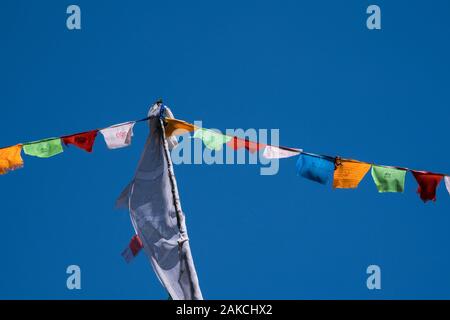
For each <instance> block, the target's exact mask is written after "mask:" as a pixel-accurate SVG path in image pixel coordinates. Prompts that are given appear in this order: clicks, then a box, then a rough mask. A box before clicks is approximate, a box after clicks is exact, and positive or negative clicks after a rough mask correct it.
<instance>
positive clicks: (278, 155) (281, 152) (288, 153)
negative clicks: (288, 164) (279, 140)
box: [263, 146, 302, 159]
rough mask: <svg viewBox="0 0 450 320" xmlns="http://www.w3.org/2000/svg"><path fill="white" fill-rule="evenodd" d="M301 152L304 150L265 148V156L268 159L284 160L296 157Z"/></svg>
mask: <svg viewBox="0 0 450 320" xmlns="http://www.w3.org/2000/svg"><path fill="white" fill-rule="evenodd" d="M301 152H302V150H298V151H293V150H287V149H283V148H279V147H275V146H265V147H264V151H263V156H264V157H266V158H267V159H282V158H289V157H293V156H296V155H298V154H299V153H301Z"/></svg>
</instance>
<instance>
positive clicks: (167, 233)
mask: <svg viewBox="0 0 450 320" xmlns="http://www.w3.org/2000/svg"><path fill="white" fill-rule="evenodd" d="M160 108H161V107H160V106H158V105H157V106H156V107H154V108H152V109H151V110H150V113H149V117H150V119H149V125H150V131H151V133H150V134H149V135H148V138H147V142H146V143H145V148H144V151H143V153H142V156H141V159H140V161H139V164H138V168H137V170H136V173H135V176H134V178H133V179H132V180H131V182H130V183H129V184H128V186H127V187H126V188H125V189H124V191H123V192H122V194H121V195H120V196H119V199H118V200H117V202H116V206H117V207H123V206H127V207H128V209H129V211H130V217H131V221H132V224H133V226H134V227H135V229H136V232H137V234H138V235H139V239H140V240H141V241H142V245H143V250H144V252H145V253H146V254H147V256H148V257H149V259H150V262H151V264H152V266H153V270H154V271H155V272H156V274H157V276H158V279H159V280H160V281H161V283H162V284H163V286H164V287H165V288H166V290H167V292H168V293H169V295H170V297H171V298H172V299H173V300H202V299H203V296H202V292H201V290H200V285H199V283H198V278H197V271H196V269H195V266H194V260H193V258H192V254H191V248H190V244H189V237H188V234H187V228H186V221H185V219H184V218H185V217H184V214H183V212H182V211H181V212H180V217H179V218H178V213H177V206H176V204H177V205H178V206H179V198H178V192H177V185H176V180H175V176H172V174H173V171H172V169H169V163H170V164H171V162H170V159H168V158H167V157H166V148H165V143H164V140H163V129H162V127H161V122H160V118H159V115H160ZM169 157H170V154H169ZM171 177H173V180H172V179H171ZM180 210H181V208H180ZM124 257H125V259H127V258H131V257H130V255H129V253H126V254H125V255H124Z"/></svg>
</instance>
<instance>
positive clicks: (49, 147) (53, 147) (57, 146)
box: [23, 138, 63, 158]
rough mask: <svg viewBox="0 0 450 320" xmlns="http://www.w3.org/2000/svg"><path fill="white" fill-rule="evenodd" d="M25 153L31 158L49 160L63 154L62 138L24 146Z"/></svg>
mask: <svg viewBox="0 0 450 320" xmlns="http://www.w3.org/2000/svg"><path fill="white" fill-rule="evenodd" d="M23 151H24V152H25V154H27V155H29V156H35V157H39V158H49V157H53V156H54V155H57V154H58V153H61V152H63V148H62V145H61V139H60V138H52V139H45V140H39V141H35V142H30V143H27V144H24V145H23Z"/></svg>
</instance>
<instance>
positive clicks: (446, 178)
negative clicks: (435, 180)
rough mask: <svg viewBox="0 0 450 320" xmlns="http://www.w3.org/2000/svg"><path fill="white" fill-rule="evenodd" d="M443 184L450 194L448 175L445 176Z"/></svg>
mask: <svg viewBox="0 0 450 320" xmlns="http://www.w3.org/2000/svg"><path fill="white" fill-rule="evenodd" d="M444 179H445V186H446V187H447V191H448V193H449V194H450V177H449V176H445V177H444Z"/></svg>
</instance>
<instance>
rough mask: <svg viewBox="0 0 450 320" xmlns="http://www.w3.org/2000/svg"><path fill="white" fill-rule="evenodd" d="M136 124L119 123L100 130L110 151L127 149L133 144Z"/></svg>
mask: <svg viewBox="0 0 450 320" xmlns="http://www.w3.org/2000/svg"><path fill="white" fill-rule="evenodd" d="M135 123H136V122H127V123H123V124H121V123H119V124H116V125H113V126H111V127H108V128H105V129H102V130H100V133H101V134H102V135H103V137H104V138H105V142H106V145H107V146H108V148H109V149H118V148H123V147H127V146H129V145H130V144H131V137H132V136H133V127H134V124H135Z"/></svg>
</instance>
